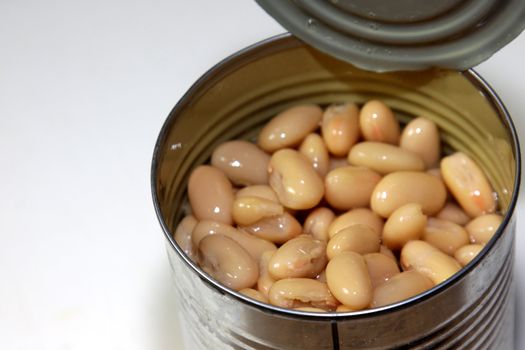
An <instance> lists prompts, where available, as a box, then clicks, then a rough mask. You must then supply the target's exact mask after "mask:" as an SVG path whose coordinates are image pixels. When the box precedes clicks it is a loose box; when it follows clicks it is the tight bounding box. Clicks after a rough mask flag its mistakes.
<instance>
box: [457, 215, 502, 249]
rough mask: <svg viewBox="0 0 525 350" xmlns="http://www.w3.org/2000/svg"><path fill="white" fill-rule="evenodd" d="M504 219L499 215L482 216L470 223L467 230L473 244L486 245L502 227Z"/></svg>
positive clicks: (466, 227)
mask: <svg viewBox="0 0 525 350" xmlns="http://www.w3.org/2000/svg"><path fill="white" fill-rule="evenodd" d="M502 221H503V217H502V216H501V215H498V214H487V215H481V216H478V217H477V218H475V219H473V220H472V221H470V222H469V223H468V224H467V226H465V229H466V230H467V232H468V235H469V240H470V242H472V243H478V244H486V243H487V242H488V241H490V239H491V238H492V237H493V236H494V234H495V233H496V231H497V230H498V227H499V226H500V225H501V222H502Z"/></svg>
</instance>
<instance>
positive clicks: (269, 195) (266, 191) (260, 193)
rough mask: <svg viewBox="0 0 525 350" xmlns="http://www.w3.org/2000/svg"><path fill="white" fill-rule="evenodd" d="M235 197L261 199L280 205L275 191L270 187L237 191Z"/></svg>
mask: <svg viewBox="0 0 525 350" xmlns="http://www.w3.org/2000/svg"><path fill="white" fill-rule="evenodd" d="M235 197H236V198H242V197H259V198H264V199H267V200H269V201H272V202H276V203H279V198H277V194H275V192H274V190H272V188H271V187H270V186H268V185H253V186H247V187H244V188H241V189H240V190H239V191H237V193H236V194H235Z"/></svg>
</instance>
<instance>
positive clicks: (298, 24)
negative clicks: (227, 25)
mask: <svg viewBox="0 0 525 350" xmlns="http://www.w3.org/2000/svg"><path fill="white" fill-rule="evenodd" d="M256 1H257V2H258V3H259V5H260V6H261V7H262V8H263V9H264V10H265V11H266V12H268V13H269V14H270V15H271V16H273V17H274V18H275V19H276V20H277V21H278V22H279V23H280V24H281V25H283V26H284V27H285V28H286V29H288V30H289V31H290V32H292V33H293V34H294V35H295V36H297V37H298V38H300V39H301V40H303V41H305V42H307V43H309V44H310V45H312V46H314V47H316V48H318V49H319V50H321V51H324V52H326V53H328V54H330V55H332V56H334V57H337V58H339V59H342V60H344V61H347V62H350V63H352V64H353V65H355V66H358V67H360V68H363V69H367V70H374V71H396V70H421V69H425V68H429V67H442V68H450V69H454V70H465V69H467V68H470V67H473V66H475V65H477V64H479V63H481V62H483V61H484V60H486V59H487V58H489V57H490V56H492V54H493V53H495V52H496V51H498V50H499V49H501V48H502V47H503V46H505V45H506V44H508V43H509V42H510V41H511V40H512V39H514V38H515V37H517V36H518V35H519V34H520V33H521V32H522V31H523V29H524V28H525V0H440V1H429V0H395V1H392V0H330V1H328V0H256Z"/></svg>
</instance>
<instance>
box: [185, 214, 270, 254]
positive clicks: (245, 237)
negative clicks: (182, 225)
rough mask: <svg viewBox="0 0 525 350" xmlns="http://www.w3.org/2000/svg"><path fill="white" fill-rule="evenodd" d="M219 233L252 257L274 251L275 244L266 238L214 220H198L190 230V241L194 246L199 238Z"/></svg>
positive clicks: (196, 245)
mask: <svg viewBox="0 0 525 350" xmlns="http://www.w3.org/2000/svg"><path fill="white" fill-rule="evenodd" d="M216 234H221V235H223V236H226V237H228V238H231V239H233V240H234V241H236V242H237V243H239V244H240V245H241V246H242V247H243V248H244V249H246V251H247V252H248V253H249V254H250V255H251V256H252V257H253V259H254V260H255V261H259V259H260V258H261V255H262V254H263V253H264V252H265V251H275V250H276V249H277V248H276V247H275V244H273V243H272V242H269V241H267V240H264V239H261V238H258V237H255V236H252V235H250V234H248V233H246V232H244V231H241V230H238V229H236V228H234V227H233V226H230V225H226V224H223V223H220V222H216V221H208V220H203V221H200V222H199V223H198V224H197V225H196V226H195V228H194V229H193V232H192V237H191V239H192V242H193V245H194V246H195V247H199V245H200V242H201V240H202V239H203V238H204V237H207V236H210V235H216Z"/></svg>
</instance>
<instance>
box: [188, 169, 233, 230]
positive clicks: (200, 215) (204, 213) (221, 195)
mask: <svg viewBox="0 0 525 350" xmlns="http://www.w3.org/2000/svg"><path fill="white" fill-rule="evenodd" d="M188 197H189V200H190V205H191V210H192V211H193V215H194V216H195V217H196V218H197V219H198V220H214V221H218V222H222V223H225V224H231V223H232V214H231V209H232V204H233V187H232V184H231V182H230V180H228V178H227V177H226V175H224V173H223V172H222V171H221V170H219V169H217V168H215V167H213V166H209V165H200V166H198V167H197V168H195V170H193V172H192V173H191V175H190V178H189V181H188Z"/></svg>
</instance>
